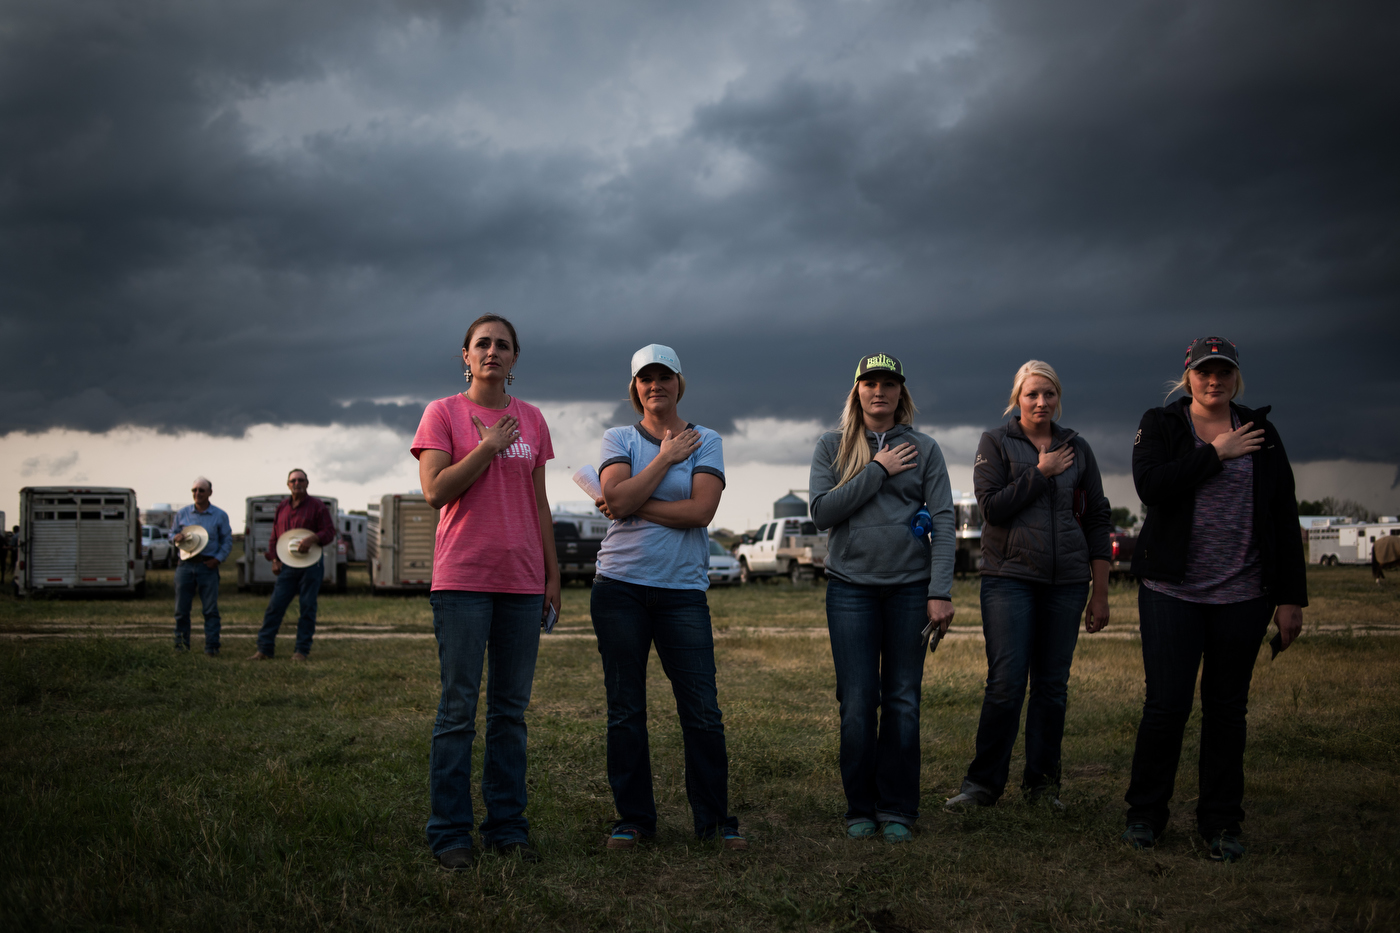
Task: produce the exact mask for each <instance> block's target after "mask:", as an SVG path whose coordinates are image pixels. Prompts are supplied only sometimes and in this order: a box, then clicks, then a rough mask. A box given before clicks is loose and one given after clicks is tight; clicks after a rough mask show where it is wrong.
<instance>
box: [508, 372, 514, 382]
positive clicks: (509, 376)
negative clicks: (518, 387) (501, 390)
mask: <svg viewBox="0 0 1400 933" xmlns="http://www.w3.org/2000/svg"><path fill="white" fill-rule="evenodd" d="M514 381H515V373H514V372H509V373H506V385H510V384H511V383H513V382H514Z"/></svg>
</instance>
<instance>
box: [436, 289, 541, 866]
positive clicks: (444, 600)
mask: <svg viewBox="0 0 1400 933" xmlns="http://www.w3.org/2000/svg"><path fill="white" fill-rule="evenodd" d="M519 357H520V343H519V341H518V340H517V339H516V336H515V328H514V327H513V326H511V323H510V322H509V321H507V320H506V319H505V318H503V317H500V316H499V315H495V314H486V315H483V316H481V317H479V318H477V319H476V320H475V321H473V322H472V325H471V327H470V328H469V329H468V330H467V336H466V339H465V340H464V341H463V342H462V363H463V365H464V366H465V367H466V372H465V375H466V379H467V391H465V392H462V393H460V394H458V395H453V396H450V397H448V398H440V399H438V400H437V401H434V402H430V403H429V404H428V407H427V410H425V411H424V412H423V420H422V422H421V423H420V424H419V425H418V433H417V434H416V435H415V436H414V438H413V447H412V450H413V455H414V456H415V457H417V458H418V476H419V479H420V481H421V483H422V485H423V492H424V494H425V495H426V496H427V499H428V503H429V504H430V505H432V506H433V507H434V508H437V509H441V510H442V511H441V513H440V516H439V519H438V528H437V543H436V547H435V549H434V553H433V589H432V596H431V602H432V606H433V631H434V632H435V634H436V635H437V642H438V660H439V662H440V664H441V667H442V701H441V702H440V703H439V704H438V715H437V721H436V723H435V724H434V726H433V744H432V752H431V758H430V765H429V777H428V789H429V794H430V797H431V800H432V814H431V816H430V817H429V818H428V827H427V832H428V844H429V845H430V846H431V847H432V850H433V854H434V855H435V856H436V857H437V859H438V862H439V863H441V864H442V866H443V867H444V868H449V869H464V868H468V867H469V866H470V865H471V861H472V857H473V855H474V853H475V850H474V849H473V848H472V836H471V832H472V825H473V814H472V796H471V761H472V741H473V740H474V739H475V738H476V703H477V697H478V695H479V694H480V690H481V662H482V658H483V657H485V658H486V661H487V679H486V760H485V766H484V768H483V773H482V776H481V796H482V799H483V801H484V802H485V804H486V820H485V822H483V823H482V824H481V844H482V845H483V846H484V847H486V848H487V849H492V850H495V851H497V852H501V853H515V854H518V855H519V856H520V857H521V858H522V859H524V860H525V861H531V862H533V861H538V859H539V856H538V855H537V854H536V852H535V850H534V849H532V848H530V845H529V842H528V839H527V831H528V828H529V827H528V824H527V822H526V820H525V796H526V795H525V708H526V707H527V706H529V705H530V687H531V684H532V683H533V681H534V678H535V656H536V654H537V653H538V651H539V644H540V626H541V621H542V619H543V617H544V616H545V615H546V614H547V613H549V612H550V611H551V610H553V611H554V612H558V611H559V564H558V561H557V560H556V559H555V556H554V523H553V520H552V519H551V518H550V513H549V500H548V498H547V497H546V496H545V491H544V464H545V461H546V460H550V459H552V458H553V456H554V449H553V447H552V446H551V445H550V441H549V427H548V425H546V424H545V421H544V417H543V416H542V415H541V414H540V410H539V409H538V408H536V407H535V406H533V405H529V404H526V403H525V402H522V401H520V400H519V399H517V398H513V397H511V396H510V395H507V394H506V385H507V384H508V383H511V382H514V381H515V377H514V375H513V374H512V373H511V370H512V369H513V368H514V366H515V363H516V360H518V359H519Z"/></svg>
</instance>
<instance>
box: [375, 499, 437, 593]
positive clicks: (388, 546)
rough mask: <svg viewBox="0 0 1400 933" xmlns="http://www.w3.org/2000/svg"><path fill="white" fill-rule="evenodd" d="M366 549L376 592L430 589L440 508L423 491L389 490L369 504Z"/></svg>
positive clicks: (422, 590) (425, 590)
mask: <svg viewBox="0 0 1400 933" xmlns="http://www.w3.org/2000/svg"><path fill="white" fill-rule="evenodd" d="M368 511H369V524H368V527H367V529H366V532H365V553H366V554H367V555H368V559H369V586H370V590H371V591H372V592H376V593H378V592H384V591H396V592H414V591H418V592H424V593H426V592H428V590H430V589H432V585H433V552H434V550H435V549H436V547H437V526H438V510H437V509H435V508H433V507H432V506H430V505H428V498H427V496H424V495H423V494H421V493H401V494H397V495H395V494H392V493H391V494H389V495H386V496H384V497H383V498H381V499H380V500H379V501H378V502H377V503H374V502H371V503H370V504H369V506H368Z"/></svg>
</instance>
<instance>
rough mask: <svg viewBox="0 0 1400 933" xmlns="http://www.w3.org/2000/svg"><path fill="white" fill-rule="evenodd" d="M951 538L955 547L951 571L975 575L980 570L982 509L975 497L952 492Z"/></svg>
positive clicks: (955, 491) (956, 491)
mask: <svg viewBox="0 0 1400 933" xmlns="http://www.w3.org/2000/svg"><path fill="white" fill-rule="evenodd" d="M953 537H954V538H955V539H957V547H956V550H955V552H954V555H953V570H954V571H956V572H957V573H976V572H977V571H979V570H981V569H982V507H981V506H979V505H978V504H977V499H976V497H975V496H967V495H963V494H962V493H961V492H959V491H958V490H956V489H954V490H953Z"/></svg>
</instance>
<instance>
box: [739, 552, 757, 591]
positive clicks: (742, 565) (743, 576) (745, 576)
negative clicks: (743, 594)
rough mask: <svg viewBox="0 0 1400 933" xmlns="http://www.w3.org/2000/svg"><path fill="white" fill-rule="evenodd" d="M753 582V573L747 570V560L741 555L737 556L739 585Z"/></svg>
mask: <svg viewBox="0 0 1400 933" xmlns="http://www.w3.org/2000/svg"><path fill="white" fill-rule="evenodd" d="M752 582H754V577H753V574H752V573H750V572H749V562H748V561H747V560H744V559H743V558H742V557H741V558H739V585H740V586H743V585H744V584H745V583H752Z"/></svg>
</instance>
